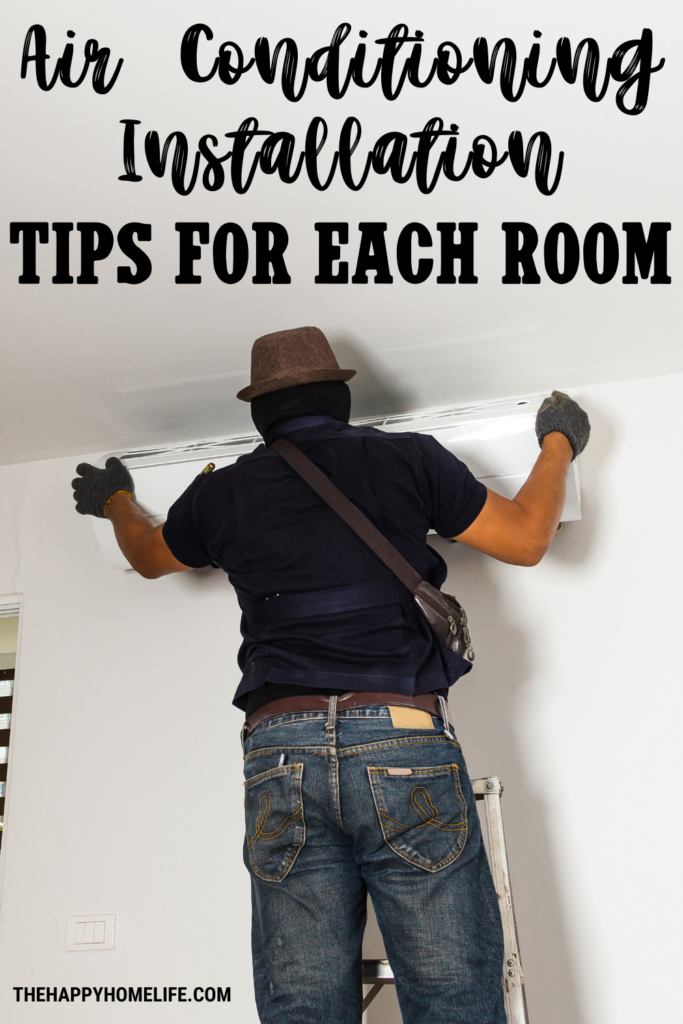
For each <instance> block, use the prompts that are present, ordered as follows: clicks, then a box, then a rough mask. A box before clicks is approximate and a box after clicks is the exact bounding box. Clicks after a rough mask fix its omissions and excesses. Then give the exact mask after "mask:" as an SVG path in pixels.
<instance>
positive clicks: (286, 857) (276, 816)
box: [244, 697, 506, 1024]
mask: <svg viewBox="0 0 683 1024" xmlns="http://www.w3.org/2000/svg"><path fill="white" fill-rule="evenodd" d="M336 704H337V698H336V697H332V698H330V709H329V714H328V713H326V712H323V711H311V712H305V713H298V714H291V715H282V716H280V717H278V718H272V719H269V720H267V721H265V722H263V723H262V724H261V725H259V726H257V727H256V728H255V729H254V731H253V732H252V733H251V735H250V736H249V737H248V738H247V740H246V741H245V768H244V773H245V778H246V782H245V790H246V796H245V806H246V839H245V846H244V854H245V863H246V865H247V867H248V869H249V873H250V875H251V886H252V907H253V918H252V949H253V963H254V984H255V988H256V1002H257V1006H258V1012H259V1017H260V1020H261V1022H262V1024H359V1022H360V1020H361V1002H362V983H361V960H362V953H361V949H362V941H363V932H364V929H365V922H366V903H367V894H368V892H369V893H370V896H371V898H372V902H373V906H374V908H375V913H376V915H377V921H378V923H379V927H380V930H381V932H382V936H383V939H384V944H385V948H386V951H387V956H388V958H389V961H390V963H391V966H392V969H393V972H394V976H395V978H396V991H397V995H398V1000H399V1004H400V1008H401V1013H402V1015H403V1021H404V1024H456V1022H457V1024H505V1019H506V1018H505V1009H504V1003H503V987H502V979H503V937H502V929H501V923H500V913H499V910H498V900H497V897H496V893H495V890H494V887H493V881H492V879H491V874H490V871H489V866H488V861H487V858H486V853H485V850H484V845H483V842H482V837H481V831H480V826H479V817H478V814H477V811H476V808H475V803H474V797H473V795H472V789H471V786H470V780H469V777H468V775H467V771H466V768H465V763H464V760H463V756H462V751H461V749H460V745H459V744H458V743H457V741H456V740H455V739H450V738H449V736H448V735H446V730H445V728H444V724H443V722H442V721H441V719H439V718H436V717H432V724H433V726H434V728H432V729H429V728H417V729H406V728H395V727H394V725H393V723H392V719H391V717H390V713H389V709H388V708H387V707H385V706H378V705H372V706H369V707H361V708H354V709H351V710H347V711H343V712H341V713H339V714H337V710H336ZM397 770H398V771H397Z"/></svg>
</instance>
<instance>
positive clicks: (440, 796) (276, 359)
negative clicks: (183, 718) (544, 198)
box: [73, 327, 590, 1024]
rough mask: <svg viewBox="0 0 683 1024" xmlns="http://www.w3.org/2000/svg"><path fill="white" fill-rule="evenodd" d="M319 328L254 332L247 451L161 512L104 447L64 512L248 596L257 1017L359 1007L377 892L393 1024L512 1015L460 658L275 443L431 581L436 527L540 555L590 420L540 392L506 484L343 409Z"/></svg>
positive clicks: (490, 1021)
mask: <svg viewBox="0 0 683 1024" xmlns="http://www.w3.org/2000/svg"><path fill="white" fill-rule="evenodd" d="M354 373H355V371H353V370H344V369H340V367H339V365H338V363H337V361H336V359H335V357H334V354H333V352H332V350H331V348H330V346H329V344H328V342H327V339H326V338H325V336H324V335H323V333H322V332H321V331H319V330H318V329H317V328H313V327H304V328H299V329H297V330H291V331H281V332H279V333H276V334H271V335H266V336H265V337H263V338H259V339H258V340H257V341H256V342H255V343H254V347H253V349H252V376H251V384H250V386H249V387H247V388H245V389H244V390H243V391H241V392H240V393H239V395H238V398H241V399H242V400H244V401H250V402H251V411H252V417H253V420H254V423H255V425H256V427H257V429H258V430H259V432H260V433H261V435H262V436H263V439H264V442H265V444H264V445H260V446H259V447H258V448H256V450H255V451H254V452H253V453H252V454H250V455H246V456H243V457H242V458H240V459H238V461H237V462H236V464H235V465H234V466H230V467H227V468H225V469H222V470H218V471H217V472H215V473H211V474H201V475H200V476H198V477H197V478H196V479H195V481H194V482H193V483H192V484H191V485H190V487H189V488H188V489H187V491H186V492H185V493H184V494H183V495H182V496H181V497H180V498H179V499H178V501H176V502H175V504H174V505H173V506H172V508H171V509H170V511H169V515H168V519H167V521H166V523H165V524H164V525H163V526H162V527H154V526H151V525H150V524H149V522H148V521H147V519H146V517H145V516H144V515H142V513H141V512H140V511H139V510H138V509H137V508H136V506H135V504H134V503H133V500H132V497H133V482H132V478H131V477H130V475H129V473H128V471H127V470H126V469H125V467H124V466H123V465H122V463H121V462H120V461H119V460H118V459H110V460H108V461H107V466H106V468H105V469H104V470H97V469H95V468H94V467H92V466H88V465H87V464H82V465H80V466H79V467H78V472H79V473H80V474H81V477H79V478H77V479H76V480H74V482H73V486H74V491H75V495H74V496H75V498H76V501H77V506H76V507H77V510H78V511H79V512H81V513H84V514H91V515H99V516H106V517H107V518H109V519H110V520H111V522H112V524H113V526H114V530H115V532H116V538H117V540H118V543H119V545H120V547H121V550H122V551H123V553H124V554H125V556H126V557H127V558H128V560H129V561H130V563H131V565H132V566H133V567H134V568H135V569H136V570H137V571H138V572H139V573H140V574H141V575H143V576H145V577H146V578H149V579H155V578H157V577H159V576H164V575H167V574H168V573H173V572H183V571H185V570H187V569H191V568H199V567H201V566H206V565H209V564H210V563H212V562H217V563H218V564H219V565H220V566H221V567H222V568H223V569H224V570H225V571H226V572H227V573H228V576H229V578H230V581H231V583H232V584H233V586H234V587H235V590H236V592H237V596H238V598H239V602H240V606H241V608H242V611H243V617H242V634H243V638H244V642H243V644H242V647H241V650H240V655H239V664H240V668H241V669H242V673H243V675H242V681H241V683H240V685H239V687H238V689H237V693H236V695H235V701H234V702H235V704H236V705H237V706H238V707H239V708H241V709H242V710H244V711H245V713H246V722H245V726H244V729H243V734H242V735H243V745H244V752H245V778H246V783H245V787H246V839H245V863H246V864H247V867H248V869H249V871H250V874H251V882H252V905H253V925H252V946H253V961H254V982H255V987H256V998H257V1004H258V1010H259V1015H260V1019H261V1021H262V1022H264V1024H322V1022H325V1024H358V1022H359V1021H360V1019H361V998H362V995H361V994H362V986H361V944H362V937H363V930H364V927H365V919H366V903H367V894H368V892H369V893H370V895H371V897H372V901H373V905H374V907H375V911H376V914H377V920H378V922H379V926H380V928H381V931H382V935H383V937H384V942H385V945H386V950H387V954H388V956H389V960H390V962H391V965H392V968H393V970H394V974H395V977H396V989H397V994H398V998H399V1002H400V1006H401V1012H402V1015H403V1020H404V1021H405V1022H406V1024H455V1022H459V1024H504V1021H505V1010H504V1005H503V991H502V976H503V960H502V958H503V949H502V934H501V925H500V916H499V912H498V902H497V898H496V894H495V891H494V888H493V884H492V881H491V876H490V872H489V867H488V862H487V860H486V854H485V851H484V847H483V843H482V840H481V833H480V829H479V820H478V816H477V812H476V809H475V804H474V799H473V796H472V791H471V787H470V782H469V778H468V776H467V771H466V768H465V763H464V760H463V756H462V751H461V749H460V746H459V744H458V743H457V740H456V739H455V737H454V735H453V733H452V731H451V727H450V724H449V722H448V716H447V711H446V702H445V700H444V698H445V697H447V695H448V688H449V687H450V686H451V685H452V684H453V683H454V682H455V681H456V680H457V679H458V678H459V676H461V675H462V674H463V673H464V672H465V671H467V670H468V669H469V668H470V667H471V665H470V663H469V662H467V661H466V660H465V659H464V658H461V657H458V656H457V655H456V654H454V653H453V652H452V651H451V650H449V649H448V648H447V647H444V646H442V645H441V644H439V643H438V642H437V641H436V639H435V637H434V635H433V634H432V632H431V630H430V627H429V626H428V624H427V622H426V621H425V620H424V619H423V618H422V616H421V615H420V612H419V610H418V608H417V607H416V605H415V603H414V601H413V598H412V594H411V592H410V590H408V588H407V587H406V586H404V584H403V583H401V582H400V581H399V580H398V579H397V578H396V577H394V576H393V574H392V572H391V571H390V570H389V569H388V568H387V567H386V565H385V564H384V563H383V562H382V561H381V560H380V559H379V558H378V556H377V555H376V554H375V553H374V552H373V551H372V550H371V549H370V548H369V547H368V546H367V544H366V543H365V542H364V541H363V540H362V539H361V538H360V537H359V536H358V535H357V534H356V533H354V532H353V531H352V530H351V529H350V528H349V526H347V525H346V523H345V522H343V521H342V520H341V519H340V518H339V516H338V515H337V514H336V512H335V511H333V509H332V508H331V507H329V505H327V504H326V502H325V501H323V500H322V498H320V497H319V496H318V494H317V493H315V492H314V490H313V489H312V488H311V487H310V486H309V484H308V483H306V482H305V481H304V480H303V479H302V478H301V477H300V476H299V475H298V473H297V472H295V470H294V469H293V468H291V466H290V465H289V464H288V462H286V461H285V459H284V458H283V457H282V455H280V454H279V452H278V450H276V449H275V448H272V447H270V446H271V445H272V443H273V442H274V441H277V440H279V439H281V438H286V440H287V441H289V442H290V443H291V444H293V445H294V446H295V447H296V448H298V449H299V450H300V451H302V452H304V453H305V454H306V455H307V456H308V457H309V458H310V459H311V460H312V461H313V463H314V464H315V465H316V466H317V467H319V469H320V470H322V472H323V473H324V474H325V475H326V476H327V477H328V478H330V480H332V482H333V483H334V484H336V485H337V487H338V488H339V490H341V491H342V492H343V493H344V494H345V495H346V496H347V497H348V498H349V499H350V500H351V501H352V502H353V503H354V504H355V505H356V506H357V507H358V508H359V509H360V510H361V511H362V512H363V513H365V515H366V516H367V517H368V518H369V519H370V520H371V522H372V523H374V525H375V526H376V527H377V528H378V529H379V530H380V531H381V533H383V534H384V535H385V537H386V538H387V539H388V540H389V541H390V542H391V543H392V544H393V545H394V546H395V547H396V548H397V549H398V550H399V552H400V553H401V554H402V555H403V557H404V558H405V559H406V560H407V561H408V562H409V563H410V564H411V565H412V566H413V567H414V569H415V570H417V572H418V573H419V574H420V576H421V577H422V579H424V580H427V581H428V582H429V583H431V584H432V585H433V586H435V587H440V586H441V585H442V584H443V583H444V581H445V578H446V566H445V563H444V561H443V559H442V558H441V557H440V556H439V555H438V554H437V552H436V551H435V550H434V549H433V548H431V547H430V546H428V544H427V542H426V538H427V532H428V530H429V529H430V528H433V529H435V530H436V531H437V533H439V534H440V535H441V536H446V537H453V538H455V539H457V540H458V541H459V542H460V543H462V544H466V545H468V546H469V547H473V548H476V549H477V550H478V551H483V552H485V553H486V554H488V555H492V556H493V557H494V558H498V559H500V560H502V561H505V562H511V563H513V564H517V565H536V564H537V563H538V562H539V561H540V559H541V558H542V557H543V554H544V553H545V551H546V550H547V548H548V546H549V544H550V541H551V539H552V537H553V535H554V533H555V530H556V528H557V524H558V521H559V517H560V514H561V511H562V507H563V504H564V494H565V481H566V476H567V468H568V466H569V463H570V462H571V460H572V459H573V458H575V457H576V455H577V454H578V453H579V452H580V451H582V450H583V448H584V447H585V445H586V443H587V441H588V436H589V432H590V427H589V424H588V418H587V416H586V414H585V413H584V412H583V410H581V409H580V408H579V406H578V405H577V404H576V403H575V402H573V401H572V400H571V399H570V398H569V397H568V396H567V395H564V394H562V393H560V392H553V395H552V397H551V398H550V399H546V400H545V402H544V403H543V405H542V406H541V409H540V410H539V414H538V417H537V424H536V431H537V435H538V438H539V443H540V444H541V454H540V455H539V457H538V460H537V462H536V464H535V466H534V468H533V470H532V472H531V475H530V476H529V479H528V480H527V482H526V483H525V484H524V486H523V487H522V489H521V490H520V492H519V494H518V495H517V497H516V498H515V499H514V500H513V501H508V500H507V499H505V498H502V497H500V496H499V495H498V494H496V493H495V492H493V491H488V490H487V489H486V488H485V487H484V486H483V485H482V484H481V483H479V482H477V481H476V480H475V478H474V477H473V476H472V474H471V473H470V472H469V470H468V469H467V467H466V466H465V465H464V464H463V463H462V462H460V461H459V460H458V459H457V458H455V456H453V455H452V454H451V453H449V452H448V451H447V450H446V449H444V448H443V447H442V446H441V445H439V444H438V442H437V441H436V440H435V439H434V438H431V437H429V436H426V435H421V434H413V433H403V434H394V433H392V434H387V433H383V432H382V431H380V430H376V429H374V428H371V427H352V426H350V424H349V416H350V410H351V398H350V392H349V389H348V386H347V384H346V381H348V380H349V379H350V378H351V377H352V376H353V375H354Z"/></svg>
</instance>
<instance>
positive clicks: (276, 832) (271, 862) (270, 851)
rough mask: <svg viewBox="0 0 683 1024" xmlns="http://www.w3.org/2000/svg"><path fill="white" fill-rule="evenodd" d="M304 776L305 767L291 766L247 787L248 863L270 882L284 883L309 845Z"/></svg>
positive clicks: (256, 779) (249, 781)
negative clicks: (293, 865) (307, 841)
mask: <svg viewBox="0 0 683 1024" xmlns="http://www.w3.org/2000/svg"><path fill="white" fill-rule="evenodd" d="M303 772H304V766H303V765H302V764H288V765H283V766H282V767H281V768H271V769H270V771H267V772H262V773H261V774H260V775H255V776H254V777H253V778H251V779H247V781H246V782H245V783H244V785H245V789H246V792H245V797H244V810H245V817H246V831H247V836H246V845H247V850H248V852H249V863H250V865H251V869H252V871H253V872H254V874H255V875H258V877H259V878H263V879H265V880H266V881H268V882H281V881H282V879H283V878H284V877H285V875H286V874H287V872H288V871H289V870H290V868H291V867H292V864H293V863H294V861H295V860H296V858H297V856H298V853H299V850H300V849H301V847H302V846H303V845H304V843H305V842H306V825H305V822H304V805H303V797H302V793H301V780H302V777H303Z"/></svg>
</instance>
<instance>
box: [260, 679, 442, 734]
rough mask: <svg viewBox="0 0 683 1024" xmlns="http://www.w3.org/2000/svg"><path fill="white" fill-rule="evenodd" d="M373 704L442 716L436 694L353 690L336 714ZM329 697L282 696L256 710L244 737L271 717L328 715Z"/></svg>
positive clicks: (346, 695)
mask: <svg viewBox="0 0 683 1024" xmlns="http://www.w3.org/2000/svg"><path fill="white" fill-rule="evenodd" d="M373 704H387V705H393V706H394V707H401V708H420V710H421V711H429V713H430V714H432V715H437V716H438V717H439V718H440V717H441V710H440V707H439V698H438V696H437V695H436V694H435V693H420V694H417V695H416V696H414V697H410V696H406V695H405V694H403V693H372V692H370V691H368V690H352V691H351V692H350V693H344V694H342V696H341V697H338V698H337V711H338V712H339V711H348V710H349V709H350V708H364V707H369V706H371V705H373ZM329 706H330V698H329V697H323V695H322V694H320V693H312V694H311V696H310V697H283V699H282V700H271V701H269V703H268V704H264V705H263V706H262V707H260V708H257V710H256V711H254V713H253V714H252V715H249V718H248V719H247V720H246V722H245V723H244V735H245V737H246V736H248V735H249V733H250V732H252V730H254V729H255V728H256V726H257V725H260V724H261V723H262V722H267V721H268V719H269V718H278V717H279V716H280V715H296V714H300V713H301V712H305V711H324V712H325V713H327V711H328V710H329Z"/></svg>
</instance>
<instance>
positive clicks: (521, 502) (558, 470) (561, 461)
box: [514, 432, 573, 558]
mask: <svg viewBox="0 0 683 1024" xmlns="http://www.w3.org/2000/svg"><path fill="white" fill-rule="evenodd" d="M572 454H573V452H572V447H571V445H570V443H569V441H568V440H567V438H566V437H565V436H564V434H560V433H557V432H554V433H552V434H548V435H547V436H546V437H544V438H543V447H542V450H541V454H540V455H539V457H538V459H537V460H536V462H535V464H534V468H533V469H532V470H531V473H530V474H529V478H528V480H527V481H526V483H525V484H524V485H523V487H522V488H521V489H520V491H519V492H518V494H517V495H516V496H515V499H514V503H515V505H517V506H518V507H519V508H520V509H521V512H522V515H523V516H524V518H525V520H526V523H527V528H528V531H529V536H530V540H531V541H532V543H534V544H535V545H536V546H537V547H538V549H539V551H540V555H539V558H540V557H542V556H543V555H544V554H545V552H546V551H547V549H548V547H549V545H550V542H551V540H552V539H553V537H554V535H555V532H556V530H557V527H558V524H559V522H560V516H561V515H562V509H563V508H564V501H565V492H566V489H567V470H568V468H569V464H570V462H571V460H572Z"/></svg>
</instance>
